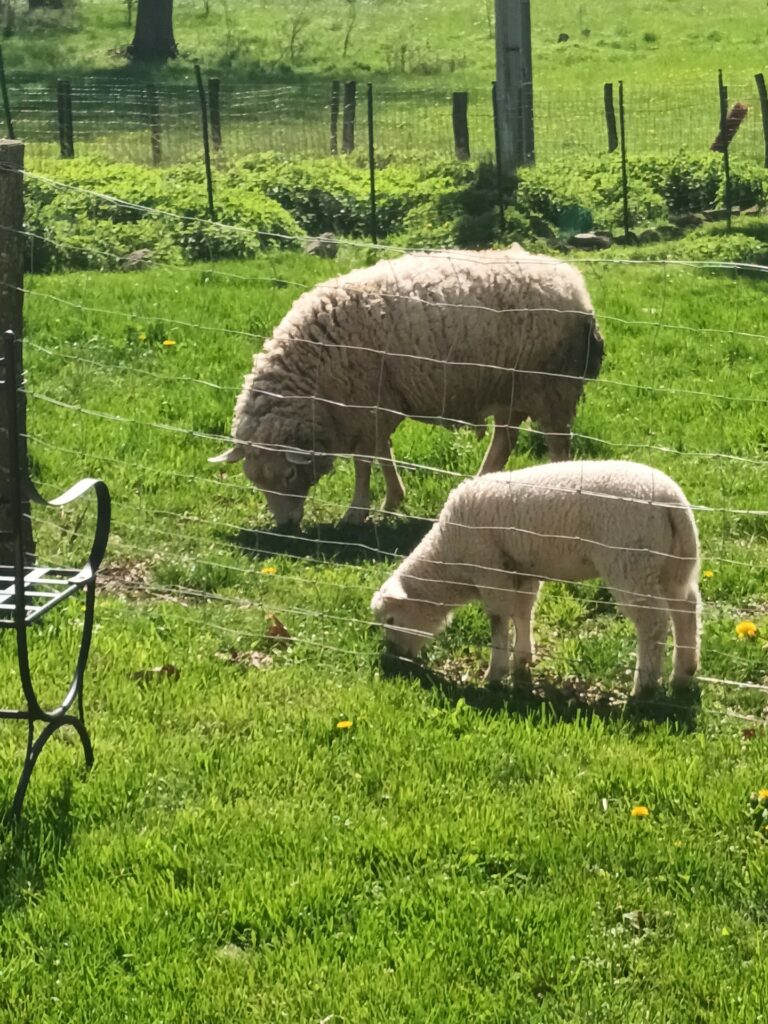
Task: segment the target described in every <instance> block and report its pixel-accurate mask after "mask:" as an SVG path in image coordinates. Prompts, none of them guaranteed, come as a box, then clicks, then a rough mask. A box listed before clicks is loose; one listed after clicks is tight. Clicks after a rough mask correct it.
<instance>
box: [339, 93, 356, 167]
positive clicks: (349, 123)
mask: <svg viewBox="0 0 768 1024" xmlns="http://www.w3.org/2000/svg"><path fill="white" fill-rule="evenodd" d="M356 98H357V82H345V83H344V121H343V124H342V129H341V150H342V152H343V153H351V152H352V150H353V149H354V148H355V102H356Z"/></svg>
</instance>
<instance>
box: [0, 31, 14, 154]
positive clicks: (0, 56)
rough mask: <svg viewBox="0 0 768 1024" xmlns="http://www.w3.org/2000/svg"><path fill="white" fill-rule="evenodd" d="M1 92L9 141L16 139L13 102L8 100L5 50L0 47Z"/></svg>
mask: <svg viewBox="0 0 768 1024" xmlns="http://www.w3.org/2000/svg"><path fill="white" fill-rule="evenodd" d="M0 91H2V94H3V110H4V111H5V131H6V134H7V136H8V138H9V139H15V138H16V132H15V131H14V129H13V117H12V116H11V101H10V100H9V98H8V83H7V82H6V80H5V62H4V61H3V48H2V46H0Z"/></svg>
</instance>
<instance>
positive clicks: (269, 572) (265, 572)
mask: <svg viewBox="0 0 768 1024" xmlns="http://www.w3.org/2000/svg"><path fill="white" fill-rule="evenodd" d="M276 572H277V569H276V568H275V567H274V565H265V566H264V568H263V569H262V570H261V575H262V576H274V575H275V573H276Z"/></svg>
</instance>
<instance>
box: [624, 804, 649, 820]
mask: <svg viewBox="0 0 768 1024" xmlns="http://www.w3.org/2000/svg"><path fill="white" fill-rule="evenodd" d="M629 813H630V814H631V815H632V817H633V818H647V817H648V815H649V814H650V813H651V812H650V811H649V810H648V808H647V807H643V805H642V804H640V805H639V806H637V807H633V808H632V810H631V811H630V812H629Z"/></svg>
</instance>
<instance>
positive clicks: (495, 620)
mask: <svg viewBox="0 0 768 1024" xmlns="http://www.w3.org/2000/svg"><path fill="white" fill-rule="evenodd" d="M488 618H489V619H490V620H491V663H490V665H489V666H488V669H487V671H486V673H485V679H486V681H487V682H489V683H498V682H500V681H501V680H502V679H503V678H504V677H505V676H508V675H509V618H508V617H507V616H506V615H494V614H491V615H489V616H488Z"/></svg>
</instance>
